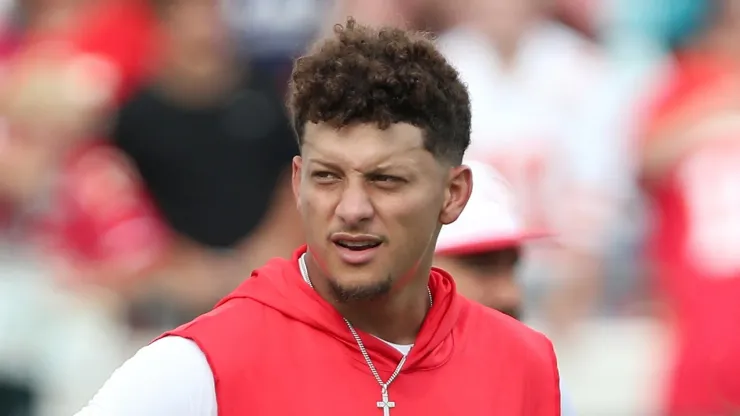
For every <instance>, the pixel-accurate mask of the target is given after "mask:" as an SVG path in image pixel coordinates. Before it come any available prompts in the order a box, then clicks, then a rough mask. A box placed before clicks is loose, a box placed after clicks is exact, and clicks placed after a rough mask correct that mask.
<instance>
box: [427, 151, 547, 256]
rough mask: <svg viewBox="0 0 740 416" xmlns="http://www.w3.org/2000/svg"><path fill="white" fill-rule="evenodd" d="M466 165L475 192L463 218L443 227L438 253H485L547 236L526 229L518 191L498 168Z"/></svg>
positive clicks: (452, 254) (484, 165) (475, 163)
mask: <svg viewBox="0 0 740 416" xmlns="http://www.w3.org/2000/svg"><path fill="white" fill-rule="evenodd" d="M465 164H466V165H467V166H469V167H470V169H471V171H472V174H473V192H472V194H471V195H470V200H469V201H468V204H467V205H466V206H465V209H464V210H463V212H462V214H460V217H459V218H458V219H457V220H456V221H455V222H453V223H452V224H448V225H445V226H443V227H442V230H441V231H440V234H439V238H438V239H437V246H436V249H435V254H438V255H449V256H455V255H465V254H476V253H483V252H487V251H493V250H499V249H503V248H507V247H517V246H520V245H521V244H522V243H523V242H525V241H527V240H530V239H533V238H541V237H544V236H546V235H547V233H545V232H541V231H540V232H534V231H528V230H526V229H525V226H524V221H523V219H522V218H521V215H520V211H519V209H518V206H517V202H516V198H515V196H514V192H513V191H512V189H511V186H510V185H509V183H508V182H507V181H506V179H504V177H503V176H502V175H501V174H500V173H499V172H498V171H496V169H494V168H493V167H491V166H489V165H487V164H485V163H482V162H474V161H471V162H468V163H465Z"/></svg>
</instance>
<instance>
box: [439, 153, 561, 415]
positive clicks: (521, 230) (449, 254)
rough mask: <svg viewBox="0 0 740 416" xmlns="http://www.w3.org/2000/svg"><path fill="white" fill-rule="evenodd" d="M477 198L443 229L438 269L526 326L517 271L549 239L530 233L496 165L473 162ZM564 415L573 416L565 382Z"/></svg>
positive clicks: (462, 288)
mask: <svg viewBox="0 0 740 416" xmlns="http://www.w3.org/2000/svg"><path fill="white" fill-rule="evenodd" d="M466 164H467V165H468V166H469V167H470V170H471V172H472V174H473V192H472V193H471V195H470V200H468V204H467V205H466V206H465V209H464V210H463V212H462V214H460V217H459V218H458V219H457V221H455V222H453V223H452V224H448V225H445V226H444V227H442V231H440V233H439V239H438V240H437V246H436V249H435V252H434V265H435V267H439V268H442V269H444V270H447V271H448V272H450V274H451V275H452V276H454V279H455V284H456V285H457V289H458V291H459V293H460V294H461V295H463V296H465V297H467V298H468V299H470V300H473V301H476V302H479V303H481V304H483V305H485V306H487V307H489V308H491V309H495V310H497V311H500V312H503V313H505V314H506V315H509V316H511V317H512V318H514V319H517V320H521V319H522V314H523V302H522V294H521V289H520V287H519V282H517V279H516V273H517V268H518V266H519V260H520V257H521V250H522V248H523V246H524V245H525V244H526V243H527V242H528V241H531V240H533V239H538V238H543V237H545V236H546V235H545V234H544V233H542V232H528V231H526V229H525V227H524V224H523V223H522V219H521V218H520V216H519V215H518V212H519V209H518V207H517V204H516V201H515V197H514V193H513V191H512V189H511V187H510V185H509V184H508V183H507V182H506V179H504V177H503V176H502V175H501V174H500V173H498V172H497V171H496V170H495V169H494V168H492V167H491V166H490V165H487V164H485V163H482V162H476V161H468V162H466ZM560 394H561V407H562V410H561V415H562V416H573V415H574V414H575V413H574V411H573V408H572V405H571V403H570V402H569V401H568V399H567V396H566V394H565V391H564V390H563V387H562V382H561V393H560Z"/></svg>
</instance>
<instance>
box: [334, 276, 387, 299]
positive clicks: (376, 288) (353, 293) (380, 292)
mask: <svg viewBox="0 0 740 416" xmlns="http://www.w3.org/2000/svg"><path fill="white" fill-rule="evenodd" d="M328 283H329V288H330V289H331V291H332V293H333V294H334V298H336V300H337V301H338V302H339V303H348V302H353V301H369V300H376V299H379V298H382V297H383V296H386V295H387V294H388V293H389V292H390V291H391V288H392V287H393V278H392V277H391V276H388V277H386V278H385V279H384V280H381V281H379V282H373V283H368V284H363V285H353V286H345V285H342V284H341V283H339V282H337V281H336V280H334V279H328Z"/></svg>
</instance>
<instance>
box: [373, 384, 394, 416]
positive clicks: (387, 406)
mask: <svg viewBox="0 0 740 416" xmlns="http://www.w3.org/2000/svg"><path fill="white" fill-rule="evenodd" d="M381 394H382V397H383V398H382V401H379V402H378V403H377V406H378V409H383V416H390V414H391V409H393V408H394V407H396V403H395V402H391V401H389V399H388V387H385V386H383V389H382V390H381Z"/></svg>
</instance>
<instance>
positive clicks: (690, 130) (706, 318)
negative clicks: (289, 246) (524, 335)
mask: <svg viewBox="0 0 740 416" xmlns="http://www.w3.org/2000/svg"><path fill="white" fill-rule="evenodd" d="M709 4H710V5H711V6H712V9H711V10H710V14H709V20H708V24H707V26H706V27H705V28H704V30H702V31H701V33H699V34H698V35H697V36H696V37H695V38H694V39H693V40H692V41H691V42H689V43H687V44H685V46H684V47H682V48H680V49H679V50H678V51H677V54H676V63H675V67H674V68H673V69H672V70H671V71H670V72H668V73H667V74H666V75H665V77H664V82H663V84H662V85H660V86H659V88H657V91H655V90H654V91H653V92H652V93H651V95H652V96H651V98H650V99H649V100H648V105H647V106H646V111H645V113H646V114H645V118H644V126H643V136H642V137H641V140H640V141H639V143H638V146H637V148H638V156H639V159H638V160H639V162H640V163H639V167H640V170H639V183H640V185H641V187H642V189H643V192H644V193H645V195H646V196H647V198H648V202H649V204H650V207H651V209H652V211H651V219H652V223H651V224H650V234H649V237H648V242H647V256H648V258H649V261H650V263H651V264H650V266H651V270H652V271H653V273H654V274H655V278H656V285H655V287H656V288H657V289H658V292H657V295H658V297H659V298H660V299H661V300H662V301H663V302H664V304H665V307H666V312H667V316H665V318H667V323H668V324H669V325H668V327H669V328H670V329H671V331H670V333H671V335H672V338H673V341H674V342H673V344H674V348H673V349H674V351H675V353H674V354H673V355H674V361H673V363H672V369H671V371H670V377H669V378H668V380H669V382H668V386H667V391H666V393H667V395H666V401H665V403H664V409H663V410H664V414H665V415H669V416H686V415H689V416H693V415H734V414H738V412H739V411H740V331H738V323H739V322H740V302H738V299H740V123H738V120H740V76H739V75H738V74H740V72H739V71H738V69H739V68H740V48H739V47H738V43H737V41H736V39H737V38H738V36H740V3H738V2H737V1H732V0H718V1H713V2H710V3H709Z"/></svg>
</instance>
